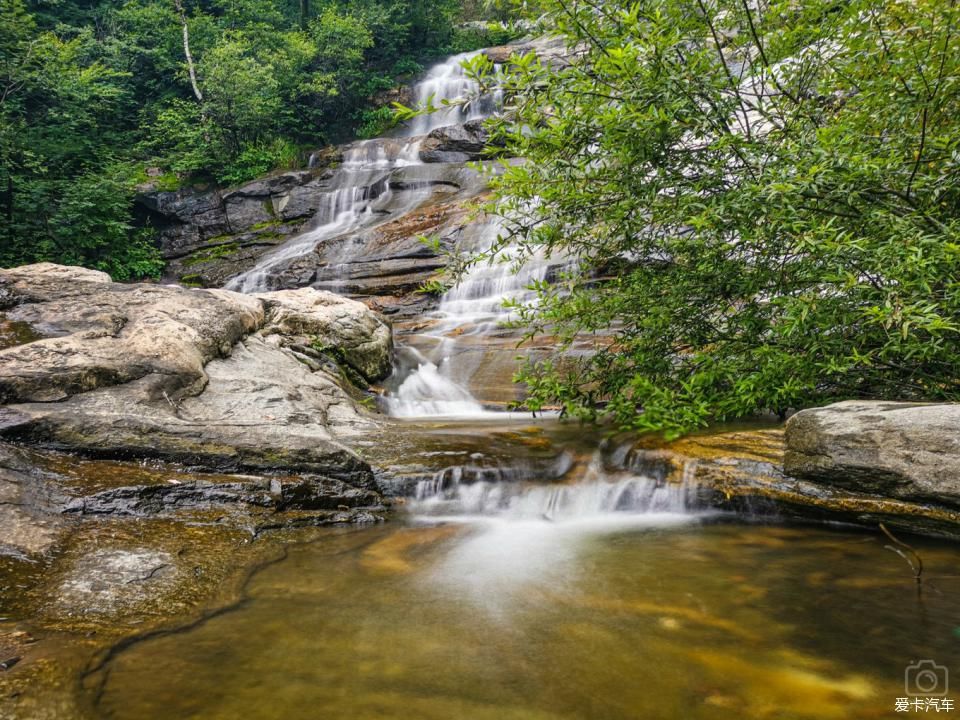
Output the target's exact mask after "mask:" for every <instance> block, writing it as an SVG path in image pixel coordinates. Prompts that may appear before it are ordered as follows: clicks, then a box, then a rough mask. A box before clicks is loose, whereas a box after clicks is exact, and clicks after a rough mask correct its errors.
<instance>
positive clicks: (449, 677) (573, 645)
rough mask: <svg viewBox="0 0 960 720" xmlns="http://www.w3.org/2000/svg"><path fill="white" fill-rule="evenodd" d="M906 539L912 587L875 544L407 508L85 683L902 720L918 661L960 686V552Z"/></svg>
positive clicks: (344, 707)
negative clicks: (901, 702) (912, 553)
mask: <svg viewBox="0 0 960 720" xmlns="http://www.w3.org/2000/svg"><path fill="white" fill-rule="evenodd" d="M910 542H911V543H912V544H914V546H915V547H916V549H917V550H918V551H919V552H920V554H921V555H922V557H923V561H924V566H925V570H924V582H923V584H922V587H921V588H920V589H919V591H918V587H917V584H916V583H915V581H914V579H913V574H912V572H911V570H910V568H909V566H908V565H907V564H906V563H905V562H904V560H903V559H902V558H901V557H899V556H898V555H897V554H895V553H894V552H891V551H890V550H889V549H887V548H886V547H885V546H886V545H889V544H890V542H889V540H887V539H886V538H884V537H883V536H882V535H881V534H880V533H868V532H852V531H847V530H843V529H840V528H826V527H822V526H821V527H814V526H784V525H760V524H750V523H745V522H742V521H737V520H733V519H731V518H724V517H716V516H703V515H695V514H687V513H676V512H671V511H669V509H668V510H665V511H662V512H658V511H656V508H652V509H651V510H650V511H649V512H646V513H644V514H629V513H613V514H612V515H611V516H609V517H607V518H606V519H601V518H598V517H596V516H588V517H581V516H569V517H568V516H562V517H560V518H559V519H558V518H548V517H539V518H538V517H536V516H533V515H531V514H525V513H515V512H506V513H494V514H492V515H487V516H475V515H463V516H460V517H452V518H451V517H449V516H444V515H437V514H434V515H420V514H417V513H414V512H411V513H410V514H409V515H408V516H407V517H406V519H404V520H401V521H400V522H395V523H390V524H388V525H385V526H381V527H377V528H372V529H369V528H368V529H357V530H343V531H331V532H330V533H329V534H327V535H325V536H324V537H322V538H321V539H320V540H318V541H315V542H311V543H309V544H304V545H298V546H294V547H291V548H290V551H289V554H288V556H287V557H286V559H285V560H283V561H282V562H279V563H276V564H274V565H271V566H269V567H266V568H264V569H263V570H261V571H260V572H259V573H257V574H256V575H255V576H254V577H253V578H252V579H251V581H250V583H249V585H248V587H247V589H246V599H245V600H244V601H243V602H241V603H240V604H239V605H237V606H236V607H235V608H234V609H233V610H232V611H229V612H226V613H223V614H219V615H216V616H214V617H211V618H209V619H208V620H206V621H205V622H201V623H200V624H197V625H194V626H192V627H191V628H189V629H186V630H183V631H179V632H173V633H170V634H166V635H160V636H156V637H153V638H150V639H147V640H144V641H142V642H139V643H136V644H133V645H131V646H129V647H127V648H126V649H124V650H122V651H120V652H117V653H115V654H114V655H113V656H112V657H111V659H110V660H109V661H108V662H106V663H105V664H104V665H102V666H100V667H99V668H98V669H96V670H95V671H94V672H92V673H91V674H89V675H88V676H87V677H86V679H85V681H84V688H85V692H86V693H87V696H88V697H89V698H90V702H91V703H92V704H93V705H94V706H95V708H94V712H95V714H96V716H98V717H106V718H131V719H133V718H137V719H138V720H145V719H149V718H205V719H207V720H214V719H220V718H223V719H226V718H231V719H232V718H237V717H251V718H263V719H268V718H284V719H285V720H288V719H290V718H333V717H337V718H424V719H432V718H436V719H438V720H439V719H441V718H442V719H444V720H447V719H450V718H491V719H494V718H496V719H498V720H501V719H504V718H506V719H510V718H524V719H525V720H526V719H530V718H611V719H615V718H644V719H657V718H664V719H671V720H688V719H700V718H704V719H708V718H709V719H714V718H721V719H722V718H731V719H732V718H771V719H773V718H776V719H778V720H782V719H785V718H816V719H823V720H826V719H834V718H836V719H837V720H840V719H848V718H888V717H897V716H898V715H897V714H896V713H895V712H894V709H895V701H896V698H898V697H903V696H904V695H905V687H904V673H905V669H906V668H907V666H909V665H910V664H911V663H914V662H916V661H918V660H925V659H930V660H934V661H936V662H937V663H939V664H940V665H943V666H945V667H947V668H948V669H950V670H956V671H957V672H960V603H958V602H957V597H958V591H960V574H958V573H960V570H958V563H960V548H958V547H957V546H954V545H949V544H945V543H938V542H936V541H929V540H916V539H911V540H910ZM956 682H960V676H958V678H957V680H956ZM954 712H960V711H956V710H955V711H954Z"/></svg>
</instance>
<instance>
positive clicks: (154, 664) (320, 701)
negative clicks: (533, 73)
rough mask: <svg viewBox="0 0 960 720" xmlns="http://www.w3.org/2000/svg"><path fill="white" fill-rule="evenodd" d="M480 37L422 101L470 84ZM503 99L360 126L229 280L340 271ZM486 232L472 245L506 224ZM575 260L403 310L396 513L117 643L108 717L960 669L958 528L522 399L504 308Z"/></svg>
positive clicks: (566, 710) (738, 686) (314, 543)
mask: <svg viewBox="0 0 960 720" xmlns="http://www.w3.org/2000/svg"><path fill="white" fill-rule="evenodd" d="M464 57H465V56H456V57H453V58H450V59H449V60H447V61H446V62H444V63H440V64H439V65H437V66H436V67H434V68H433V69H431V70H430V71H429V72H428V73H427V74H426V75H425V77H424V79H423V80H422V81H421V82H420V83H419V84H418V85H417V86H416V87H415V88H414V95H415V97H416V99H417V101H419V102H427V101H429V100H431V99H432V102H433V103H434V104H435V105H441V104H442V103H443V102H444V101H447V102H455V101H456V100H457V98H460V97H463V96H464V94H465V93H468V92H470V91H471V90H472V89H473V88H472V87H471V84H470V82H469V81H468V80H467V79H466V78H465V77H464V74H463V71H462V69H461V68H460V62H461V61H462V60H463V59H464ZM501 102H502V98H500V97H499V96H498V95H496V94H493V95H491V96H488V97H486V98H482V99H480V100H479V101H477V102H475V103H472V104H471V105H469V106H467V107H465V108H461V107H458V106H456V105H454V106H450V107H447V108H446V109H444V110H442V111H441V112H439V113H436V114H434V115H429V116H422V117H419V118H417V119H415V120H414V121H413V122H412V123H411V124H410V125H409V126H408V127H407V128H405V129H401V130H400V131H397V132H395V133H394V134H393V135H392V136H391V137H388V138H378V139H374V140H367V141H363V142H358V143H355V144H354V145H352V146H351V147H350V148H349V149H348V150H347V151H346V152H345V153H344V157H343V162H342V163H341V164H340V165H339V167H338V168H337V169H336V175H335V176H334V179H333V180H332V181H331V185H330V189H329V190H328V191H327V192H326V195H325V197H324V200H323V202H322V203H321V204H320V207H321V210H320V211H319V212H318V213H317V216H316V219H315V221H314V224H313V226H312V227H311V228H310V229H308V230H307V231H306V232H304V233H303V234H301V235H299V236H297V237H294V238H292V239H291V240H289V241H287V242H286V243H285V244H283V245H281V246H279V247H277V248H276V249H273V250H272V251H271V252H270V253H269V254H267V255H265V256H264V257H262V258H261V259H260V260H259V262H258V263H257V265H256V267H253V268H252V269H250V270H249V271H247V272H245V273H243V274H242V275H239V276H237V277H235V278H234V279H232V280H231V281H230V283H229V284H228V285H227V287H228V289H232V290H238V291H242V292H260V291H265V290H269V289H274V288H275V287H276V286H277V272H278V270H279V269H280V268H282V267H283V266H285V265H286V264H289V263H290V262H291V261H295V260H296V259H297V258H298V257H302V256H305V255H308V254H310V253H314V252H318V251H322V252H323V253H324V257H326V258H327V267H326V268H325V272H326V275H324V277H323V278H322V283H321V281H320V280H317V282H316V283H315V286H318V287H319V286H321V284H322V286H323V288H324V289H333V290H336V289H337V287H338V282H339V281H340V278H339V276H338V272H340V271H339V269H338V268H339V267H340V266H339V264H338V263H340V262H342V263H346V261H347V260H349V259H351V258H352V256H353V255H352V254H353V253H354V252H355V251H356V246H355V244H354V241H355V238H356V237H357V236H358V235H359V234H361V233H362V232H364V231H367V230H369V229H370V228H374V227H377V226H378V225H380V224H382V223H385V222H387V221H388V220H390V219H396V218H397V217H398V216H402V215H404V214H407V213H414V212H416V211H417V208H418V207H420V205H421V203H423V202H424V201H425V200H426V199H427V198H428V196H429V194H430V187H431V186H430V183H428V182H426V181H424V182H423V183H422V184H417V182H414V181H410V182H407V183H406V184H404V185H403V187H400V186H399V185H398V184H396V183H393V182H392V181H391V178H393V177H395V175H394V173H396V172H397V171H398V170H403V171H411V172H409V177H410V178H414V180H415V179H416V178H417V177H418V176H417V174H416V172H415V171H418V170H422V169H423V166H424V165H425V163H423V162H422V161H421V160H420V157H419V149H420V147H421V144H422V143H423V142H424V138H425V136H426V135H427V134H428V133H430V132H431V131H433V130H435V129H437V128H439V127H442V126H445V125H450V124H452V123H463V122H465V121H467V120H473V119H478V118H482V117H485V116H487V115H489V114H490V113H491V112H495V111H496V109H497V107H499V105H500V103H501ZM474 229H475V232H473V233H472V234H470V235H469V236H468V237H466V238H465V241H464V244H463V246H462V247H461V248H460V249H461V250H463V251H473V252H475V251H478V250H484V249H487V248H489V247H490V246H491V245H492V244H493V243H494V242H495V241H496V240H497V236H498V233H499V231H500V230H499V226H498V225H497V223H496V222H495V221H493V220H492V219H490V218H481V219H478V220H477V221H476V223H475V228H474ZM338 258H339V260H338ZM565 264H566V260H564V258H558V257H553V258H547V257H537V258H534V259H533V261H532V262H530V263H528V264H527V265H526V266H525V267H524V268H523V270H522V271H521V272H520V273H515V272H513V271H512V270H511V267H510V265H509V263H502V264H492V265H491V264H480V265H476V266H474V267H472V268H471V269H470V270H469V272H468V273H467V275H466V277H465V278H464V279H463V281H462V282H461V283H460V284H459V285H458V286H456V287H454V288H452V289H450V290H448V291H447V292H446V293H444V294H443V295H442V296H441V297H439V298H438V299H437V302H436V303H435V304H434V306H433V307H432V308H431V309H430V310H429V311H428V312H427V313H425V314H423V316H422V317H417V318H415V321H409V320H408V321H407V322H406V324H405V325H403V323H398V324H397V326H396V327H399V326H400V325H403V326H402V327H399V330H397V335H396V337H397V348H396V368H395V372H394V374H393V376H392V377H391V378H389V380H387V381H386V382H385V384H384V395H383V397H381V398H380V409H381V410H382V411H383V412H384V413H386V414H387V415H389V416H391V419H390V420H389V422H388V423H385V426H388V429H387V430H385V431H384V435H383V437H370V438H368V439H367V441H366V445H365V446H361V447H360V448H358V451H359V452H360V453H361V454H362V455H363V457H364V458H365V459H367V460H368V461H369V462H370V463H371V464H372V465H374V466H375V467H379V468H388V472H387V473H386V474H385V479H384V478H380V479H381V481H382V482H383V483H384V484H385V485H386V486H387V489H388V490H389V491H390V492H388V493H387V494H389V495H391V496H393V498H394V499H395V503H396V504H395V506H394V509H393V510H392V511H391V515H390V522H388V523H385V524H377V525H373V524H371V525H367V526H362V527H349V528H335V529H330V528H322V529H319V530H316V531H312V532H311V533H307V534H306V535H304V536H299V537H298V536H296V535H292V536H285V537H286V538H287V540H290V543H289V544H287V545H285V547H284V548H283V550H284V553H283V554H282V555H280V556H278V557H277V558H274V559H273V561H271V562H269V563H263V564H262V565H261V566H260V568H259V569H258V570H256V571H255V572H253V573H252V574H251V575H250V576H249V577H248V578H246V580H245V583H244V584H243V585H242V587H241V588H240V589H239V590H238V592H237V593H236V594H235V595H236V597H234V598H233V599H232V602H231V603H228V604H227V606H226V608H222V607H221V608H216V609H215V610H216V611H212V610H211V611H208V612H206V614H201V617H200V618H199V619H196V618H193V619H192V620H191V621H190V622H189V624H186V625H184V626H179V627H178V626H176V625H173V626H172V627H171V626H164V627H163V628H162V629H161V630H160V631H158V632H149V633H145V634H144V635H143V636H142V637H140V638H139V639H137V640H136V641H129V642H124V643H121V644H119V645H114V646H113V649H112V650H110V651H107V652H105V653H102V654H101V655H100V656H98V658H97V660H96V661H95V662H92V663H90V664H88V665H87V666H86V667H85V669H84V670H83V671H82V672H80V673H78V674H79V675H80V677H81V679H80V684H79V687H78V688H77V694H78V695H79V696H80V697H82V698H83V704H84V705H85V707H86V708H87V710H89V714H90V716H91V717H98V718H113V719H117V720H124V719H130V720H134V719H136V720H152V719H157V720H160V719H161V718H163V719H166V718H204V720H216V719H220V718H222V719H224V720H226V719H228V718H237V717H250V718H258V719H270V718H278V719H279V718H284V719H285V720H289V719H290V718H314V717H332V718H351V719H365V718H371V719H372V718H391V719H399V718H418V719H432V718H436V719H438V720H440V719H443V720H449V719H451V718H471V719H473V718H478V719H482V718H490V719H491V720H492V719H497V720H505V719H513V718H516V719H521V718H522V719H524V720H528V719H529V720H533V719H539V718H542V719H547V718H550V719H558V720H559V719H560V718H564V719H573V718H577V719H586V718H591V719H593V718H609V719H611V720H618V719H620V718H623V719H627V718H643V719H644V720H656V719H659V718H662V719H664V720H691V719H695V720H699V719H704V720H712V719H725V718H730V719H731V720H732V719H734V718H751V719H753V718H756V719H767V718H769V719H771V720H774V719H776V720H788V719H809V720H834V719H836V720H841V719H843V720H848V719H851V718H863V719H864V720H866V719H868V718H871V719H875V718H886V717H895V716H896V714H895V712H894V709H895V701H896V699H897V698H900V697H904V695H905V692H906V691H907V690H909V687H907V688H905V684H904V683H905V673H907V675H906V678H907V682H908V683H909V678H910V675H909V673H910V670H909V666H910V665H911V664H912V663H916V662H917V661H922V660H932V661H935V662H937V663H939V664H940V665H943V666H946V667H947V668H949V669H950V670H953V669H957V670H958V671H960V605H958V603H957V602H956V598H957V597H958V592H960V574H958V573H957V568H958V567H960V547H958V546H957V545H954V544H950V543H947V542H940V541H936V540H932V539H917V538H910V539H909V542H910V544H911V545H912V546H913V547H914V548H916V550H917V552H918V553H920V555H921V556H922V558H923V563H924V568H925V570H924V575H923V582H922V583H920V584H918V583H917V582H916V581H915V579H914V576H913V573H912V571H911V568H910V566H909V565H908V564H907V562H905V559H904V557H902V556H901V555H898V553H897V552H894V551H891V550H898V549H897V548H891V546H890V541H889V540H888V539H887V538H885V537H884V536H883V535H882V534H880V533H879V532H874V531H865V530H862V529H854V528H851V527H847V526H841V525H829V524H826V523H821V524H813V523H809V524H803V523H797V522H791V521H789V520H788V519H786V518H784V517H780V516H778V515H776V514H769V513H765V514H763V515H754V514H753V513H750V512H739V513H733V512H729V511H723V512H722V511H720V510H718V509H717V508H716V507H712V506H710V505H709V504H707V503H704V502H703V500H702V498H701V496H700V494H699V493H698V488H697V485H696V481H695V478H694V473H692V472H687V471H686V469H684V470H683V471H682V472H681V473H680V474H679V476H678V477H672V476H670V477H667V474H665V473H659V472H654V470H653V469H651V467H650V466H643V465H631V464H630V463H629V462H626V461H625V460H624V457H625V455H623V454H621V456H620V457H619V459H618V460H617V462H612V461H611V457H612V456H615V455H616V448H613V449H612V450H611V445H610V443H609V442H608V440H607V439H606V438H604V437H603V436H602V434H601V431H599V430H592V429H587V428H579V427H572V426H570V425H563V424H561V423H560V421H559V420H558V419H556V418H551V417H539V418H534V419H532V418H531V417H530V415H529V414H524V413H517V412H507V411H505V409H504V408H505V405H506V403H507V402H508V401H509V397H508V396H507V397H506V399H505V395H504V393H503V392H502V391H501V390H500V389H499V385H498V382H499V380H502V376H504V374H505V375H506V377H509V374H510V371H509V368H510V367H511V366H510V364H509V363H507V364H506V365H504V364H503V363H504V362H505V361H503V358H505V357H506V358H509V361H510V362H513V359H514V358H515V356H516V355H517V354H518V352H522V350H520V351H518V350H517V349H516V342H517V340H518V337H519V336H518V335H517V334H516V333H515V332H514V331H509V330H505V329H504V327H503V324H504V322H505V321H507V320H509V319H510V317H511V316H510V314H509V312H507V311H506V310H504V308H503V303H504V301H506V300H520V301H530V300H531V299H532V298H533V293H532V292H531V290H530V289H529V286H530V285H531V283H534V282H539V281H543V280H546V279H549V278H550V277H551V275H552V274H554V273H556V272H557V271H558V270H560V269H562V268H563V267H564V265H565ZM2 330H5V331H6V332H7V333H8V334H12V333H16V332H18V328H16V327H13V326H11V327H6V328H4V327H0V331H2ZM503 367H507V368H508V369H507V370H506V371H504V370H503V369H502V368H503ZM494 371H495V372H494ZM492 377H494V378H495V379H494V380H491V378H492ZM501 384H506V385H509V382H505V383H501ZM505 437H506V438H508V439H509V441H510V442H509V443H507V444H504V441H503V438H505ZM691 462H696V461H695V460H694V461H691ZM692 467H693V466H690V468H691V469H692ZM121 470H122V469H121ZM94 474H95V473H94ZM158 482H160V481H158ZM171 482H177V481H176V480H171ZM217 522H219V520H211V521H210V523H209V526H210V527H213V526H214V525H215V524H216V523H217ZM195 525H196V527H198V528H199V527H204V528H205V527H207V525H204V524H203V523H199V522H198V523H196V524H195ZM197 532H200V531H199V530H197ZM204 532H206V530H204ZM210 532H211V533H212V532H213V531H212V530H211V531H210ZM304 538H306V539H305V540H304ZM298 540H302V541H298ZM228 542H229V543H232V544H233V545H234V546H239V545H242V544H244V543H247V542H248V541H247V539H246V538H243V539H242V540H236V539H235V538H234V537H233V536H230V537H229V538H227V539H225V540H223V543H224V547H226V546H227V543H228ZM278 544H279V543H278ZM171 552H173V551H171ZM181 552H183V551H181ZM198 562H199V561H198ZM198 568H199V565H198ZM224 576H226V574H225V575H224ZM198 577H199V576H198ZM211 577H212V576H211ZM209 582H210V583H211V584H213V583H215V582H219V580H218V579H217V578H213V579H210V580H209ZM11 588H12V586H11ZM11 588H6V587H5V588H2V589H0V590H2V592H0V597H5V595H3V593H8V594H10V596H11V597H13V596H15V595H16V588H12V589H11ZM174 614H175V613H174ZM82 629H83V628H81V630H82ZM78 632H79V631H78ZM88 637H89V636H88ZM2 659H3V658H0V660H2ZM956 682H960V677H958V678H957V680H956ZM951 697H952V696H951ZM54 716H55V715H50V717H54Z"/></svg>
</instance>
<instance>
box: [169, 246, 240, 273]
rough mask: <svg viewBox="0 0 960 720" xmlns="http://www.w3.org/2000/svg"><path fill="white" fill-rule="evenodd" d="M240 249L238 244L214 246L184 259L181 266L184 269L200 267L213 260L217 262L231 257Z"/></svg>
mask: <svg viewBox="0 0 960 720" xmlns="http://www.w3.org/2000/svg"><path fill="white" fill-rule="evenodd" d="M239 249H240V245H239V244H238V243H235V242H234V243H225V244H223V245H216V246H214V247H211V248H206V249H204V250H200V251H198V252H196V253H194V254H193V255H191V256H190V257H188V258H186V259H185V260H184V261H183V264H184V265H185V266H186V267H192V266H194V265H200V264H202V263H208V262H213V261H214V260H219V259H220V258H224V257H227V256H229V255H233V254H234V253H235V252H237V250H239Z"/></svg>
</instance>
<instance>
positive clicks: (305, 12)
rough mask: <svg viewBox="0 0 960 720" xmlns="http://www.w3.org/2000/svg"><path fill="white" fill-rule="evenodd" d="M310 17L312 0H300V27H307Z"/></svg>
mask: <svg viewBox="0 0 960 720" xmlns="http://www.w3.org/2000/svg"><path fill="white" fill-rule="evenodd" d="M309 19H310V0H300V29H301V30H306V29H307V20H309Z"/></svg>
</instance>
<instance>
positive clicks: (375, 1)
mask: <svg viewBox="0 0 960 720" xmlns="http://www.w3.org/2000/svg"><path fill="white" fill-rule="evenodd" d="M182 4H183V6H184V10H185V20H186V26H187V30H188V33H189V39H190V49H191V55H192V57H193V59H194V63H195V72H196V77H197V85H198V88H199V90H200V95H202V99H200V98H198V97H197V95H196V94H195V93H194V91H193V88H192V85H191V82H190V76H189V68H188V63H187V60H186V55H185V51H184V45H183V26H182V23H181V16H180V14H179V12H178V10H177V5H176V4H175V3H174V2H172V0H138V2H116V1H115V0H89V1H85V2H80V3H73V2H59V1H57V2H45V3H27V2H26V1H25V0H0V218H2V222H0V265H13V264H19V263H24V262H32V261H36V260H55V261H59V262H77V263H82V264H86V265H90V266H94V267H102V268H105V269H108V270H109V271H110V272H111V273H112V274H113V275H114V276H115V277H117V278H122V279H126V278H132V277H139V276H154V275H156V274H157V273H158V269H159V268H160V264H159V260H158V259H157V254H156V251H155V250H154V249H153V247H152V243H151V242H150V240H149V237H148V236H149V228H142V227H137V226H135V223H134V215H133V213H132V204H131V197H132V192H133V187H134V185H135V184H137V183H143V182H145V181H147V180H149V181H150V182H151V184H153V185H154V186H156V187H162V188H163V189H174V188H176V187H179V186H181V185H185V184H189V183H190V182H192V181H194V180H202V181H205V182H209V181H215V182H218V183H225V184H235V183H241V182H244V181H247V180H250V179H253V178H255V177H257V176H259V175H262V174H264V173H267V172H270V171H272V170H275V169H284V168H291V167H295V166H296V165H297V163H298V162H299V161H300V160H301V152H300V149H301V148H304V147H312V148H315V147H317V146H319V145H322V144H325V143H330V142H335V141H339V140H345V139H347V138H352V137H353V136H354V135H356V134H357V133H360V134H362V135H364V136H370V135H373V134H377V133H379V132H382V131H383V130H384V129H386V128H387V127H389V125H390V124H391V123H392V114H391V112H390V111H389V110H388V109H384V108H380V107H378V106H379V105H381V104H385V103H380V102H378V101H377V100H376V96H377V94H378V93H381V92H383V91H385V90H390V89H392V88H394V87H395V86H396V85H397V82H398V80H399V79H401V78H402V77H404V76H409V75H411V74H414V73H417V72H420V71H421V70H422V68H423V67H424V65H425V64H426V62H428V61H429V59H430V58H432V57H433V56H435V55H439V54H443V53H444V52H446V48H447V47H448V46H449V45H450V44H451V42H453V38H454V35H455V32H454V25H455V24H456V22H457V21H458V19H459V16H460V12H461V8H460V3H459V2H456V1H455V0H433V1H432V2H429V3H428V2H426V1H425V0H386V2H384V1H383V0H315V1H314V2H312V3H291V2H289V1H288V0H183V3H182ZM303 11H306V12H305V14H304V15H303V17H301V12H303ZM477 40H479V38H477ZM457 42H459V43H461V44H462V43H464V42H470V41H469V40H463V39H461V40H458V41H457ZM147 167H159V168H160V169H161V172H162V175H161V180H160V181H157V180H154V179H153V178H147V177H146V173H145V169H146V168H147Z"/></svg>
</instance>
